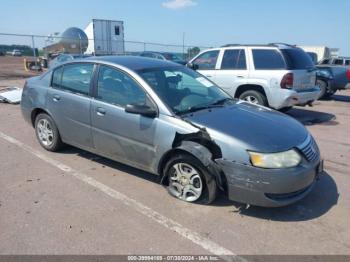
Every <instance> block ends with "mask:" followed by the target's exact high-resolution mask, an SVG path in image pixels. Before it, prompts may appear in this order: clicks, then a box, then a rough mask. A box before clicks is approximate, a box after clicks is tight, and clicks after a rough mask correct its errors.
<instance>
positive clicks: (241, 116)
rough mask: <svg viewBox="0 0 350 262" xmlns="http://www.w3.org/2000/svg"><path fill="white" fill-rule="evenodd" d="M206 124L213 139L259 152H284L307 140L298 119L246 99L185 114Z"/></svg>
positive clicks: (201, 124) (203, 124) (194, 120)
mask: <svg viewBox="0 0 350 262" xmlns="http://www.w3.org/2000/svg"><path fill="white" fill-rule="evenodd" d="M185 118H186V120H187V121H191V122H192V123H194V124H197V125H199V126H202V127H205V128H206V129H207V131H208V132H209V134H210V135H211V136H212V138H213V139H215V140H219V141H217V142H218V144H219V145H220V144H221V143H225V144H230V145H233V146H234V145H239V146H244V147H246V148H245V149H246V150H253V151H257V152H281V151H285V150H289V149H291V148H293V147H296V146H297V145H300V144H301V143H303V142H304V141H305V139H306V138H307V136H308V131H307V130H306V128H305V127H304V126H303V125H302V124H301V123H300V122H298V121H296V120H295V119H293V118H291V117H289V116H287V115H285V114H282V113H280V112H278V111H274V110H270V109H268V108H264V107H260V106H255V105H252V104H248V103H246V102H237V103H236V104H234V105H230V106H224V107H217V108H212V109H210V110H202V111H198V112H195V113H192V114H190V115H187V116H186V117H185Z"/></svg>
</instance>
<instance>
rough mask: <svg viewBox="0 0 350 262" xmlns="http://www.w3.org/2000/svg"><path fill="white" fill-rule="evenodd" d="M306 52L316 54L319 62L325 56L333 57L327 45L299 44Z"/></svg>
mask: <svg viewBox="0 0 350 262" xmlns="http://www.w3.org/2000/svg"><path fill="white" fill-rule="evenodd" d="M299 47H300V48H301V49H303V50H304V51H305V52H308V53H313V54H315V55H316V57H315V58H316V61H317V62H319V61H321V60H322V59H324V58H328V57H331V50H330V48H329V47H327V46H299Z"/></svg>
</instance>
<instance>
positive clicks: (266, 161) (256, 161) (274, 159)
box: [248, 149, 301, 168]
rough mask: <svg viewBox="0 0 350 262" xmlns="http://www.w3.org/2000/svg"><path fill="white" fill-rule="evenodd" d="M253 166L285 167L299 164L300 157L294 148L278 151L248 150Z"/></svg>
mask: <svg viewBox="0 0 350 262" xmlns="http://www.w3.org/2000/svg"><path fill="white" fill-rule="evenodd" d="M248 153H249V155H250V161H251V162H252V164H253V166H256V167H262V168H287V167H294V166H297V165H299V163H300V161H301V157H300V155H299V154H298V152H296V151H295V150H294V149H292V150H288V151H285V152H280V153H268V154H265V153H257V152H251V151H250V152H248Z"/></svg>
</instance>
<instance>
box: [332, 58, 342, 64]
mask: <svg viewBox="0 0 350 262" xmlns="http://www.w3.org/2000/svg"><path fill="white" fill-rule="evenodd" d="M333 64H334V65H343V59H334V60H333Z"/></svg>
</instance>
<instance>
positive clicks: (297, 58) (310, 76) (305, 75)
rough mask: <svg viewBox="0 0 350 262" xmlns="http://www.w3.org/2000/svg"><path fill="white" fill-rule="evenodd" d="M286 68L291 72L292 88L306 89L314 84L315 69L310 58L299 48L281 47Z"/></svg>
mask: <svg viewBox="0 0 350 262" xmlns="http://www.w3.org/2000/svg"><path fill="white" fill-rule="evenodd" d="M281 53H282V54H283V57H284V60H285V62H286V64H287V69H288V70H291V71H292V73H293V77H294V79H293V89H295V90H306V89H310V88H314V87H315V86H316V71H315V66H314V64H313V62H312V60H311V58H310V57H309V56H308V55H307V54H306V53H305V52H304V51H303V50H302V49H300V48H286V49H281Z"/></svg>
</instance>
